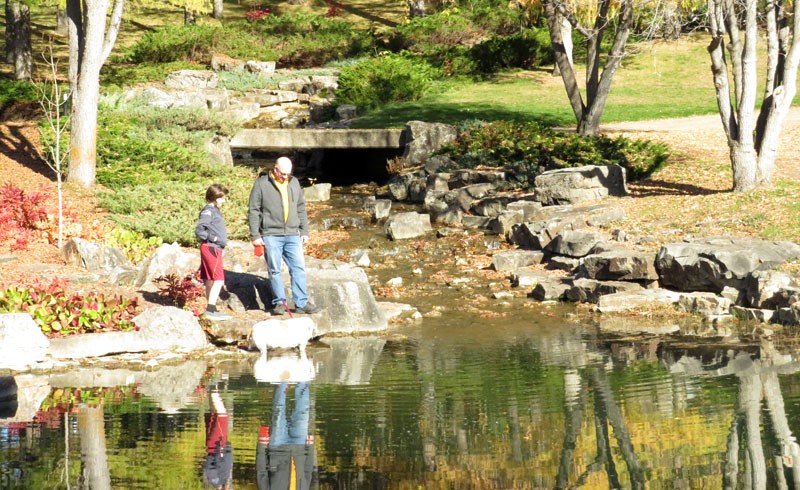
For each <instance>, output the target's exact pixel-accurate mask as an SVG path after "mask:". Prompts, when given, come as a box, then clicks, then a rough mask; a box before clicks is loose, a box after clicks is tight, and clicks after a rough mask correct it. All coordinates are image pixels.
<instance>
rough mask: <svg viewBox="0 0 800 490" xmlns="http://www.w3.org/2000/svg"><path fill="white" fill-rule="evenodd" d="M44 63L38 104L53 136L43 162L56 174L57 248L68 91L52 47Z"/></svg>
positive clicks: (61, 220) (61, 230) (61, 221)
mask: <svg viewBox="0 0 800 490" xmlns="http://www.w3.org/2000/svg"><path fill="white" fill-rule="evenodd" d="M43 57H44V61H45V63H46V64H47V66H48V68H49V69H50V73H49V80H48V81H47V82H45V83H43V84H41V85H39V86H38V87H39V104H40V105H41V106H42V109H43V110H44V114H45V120H46V121H47V123H48V126H49V128H50V131H51V132H52V136H53V144H52V145H51V146H50V158H47V157H46V156H45V158H44V161H45V162H46V163H47V165H48V166H49V167H50V168H51V169H52V170H53V172H55V174H56V188H57V192H58V248H61V247H62V245H63V241H64V192H63V180H64V179H63V176H64V170H63V168H64V167H63V162H64V155H63V154H62V152H61V141H62V140H63V136H64V135H65V134H66V131H67V122H68V119H67V117H65V114H63V111H64V110H65V106H66V101H67V100H68V99H69V90H67V91H64V90H63V89H62V86H61V84H60V83H59V81H58V61H57V60H56V59H55V58H54V57H53V47H52V46H48V52H47V53H46V54H44V55H43Z"/></svg>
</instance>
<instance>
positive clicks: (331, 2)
mask: <svg viewBox="0 0 800 490" xmlns="http://www.w3.org/2000/svg"><path fill="white" fill-rule="evenodd" d="M325 4H326V5H328V11H327V12H325V17H339V16H340V15H342V4H340V3H338V2H336V1H335V0H325Z"/></svg>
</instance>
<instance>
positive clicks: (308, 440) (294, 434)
mask: <svg viewBox="0 0 800 490" xmlns="http://www.w3.org/2000/svg"><path fill="white" fill-rule="evenodd" d="M288 391H289V384H288V383H287V382H285V381H283V382H281V384H279V385H278V386H277V387H276V388H275V395H274V396H273V398H272V426H271V427H270V426H261V427H259V430H258V442H257V443H256V480H257V484H258V490H284V489H297V490H308V489H310V488H317V483H318V481H317V479H318V478H317V474H316V465H317V461H316V448H315V446H314V435H313V434H309V433H308V425H309V420H310V414H311V404H310V393H309V391H310V390H309V383H308V382H302V383H298V384H297V386H295V388H294V408H293V409H292V411H291V414H289V415H288V417H287V413H286V393H287V392H288Z"/></svg>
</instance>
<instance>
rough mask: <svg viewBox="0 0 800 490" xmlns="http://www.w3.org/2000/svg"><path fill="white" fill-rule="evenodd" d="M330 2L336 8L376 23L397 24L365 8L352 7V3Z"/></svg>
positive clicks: (393, 25) (392, 25)
mask: <svg viewBox="0 0 800 490" xmlns="http://www.w3.org/2000/svg"><path fill="white" fill-rule="evenodd" d="M331 4H333V5H335V6H336V7H337V8H340V9H342V10H344V11H345V12H348V13H350V14H353V15H356V16H358V17H361V18H362V19H366V20H370V21H372V22H377V23H378V24H383V25H385V26H388V27H395V26H396V25H397V22H395V21H393V20H389V19H385V18H383V17H379V16H377V15H374V14H371V13H369V12H367V11H366V10H363V9H360V8H358V7H353V6H352V5H345V4H343V3H339V2H336V1H331Z"/></svg>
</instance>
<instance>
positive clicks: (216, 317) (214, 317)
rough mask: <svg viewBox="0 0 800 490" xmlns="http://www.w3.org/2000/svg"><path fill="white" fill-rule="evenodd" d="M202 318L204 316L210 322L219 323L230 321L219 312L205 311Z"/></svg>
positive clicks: (229, 317)
mask: <svg viewBox="0 0 800 490" xmlns="http://www.w3.org/2000/svg"><path fill="white" fill-rule="evenodd" d="M203 316H205V317H206V318H208V319H209V320H211V321H213V322H221V321H224V320H230V319H231V316H230V315H226V314H225V313H222V312H221V311H206V312H205V313H204V314H203Z"/></svg>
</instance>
